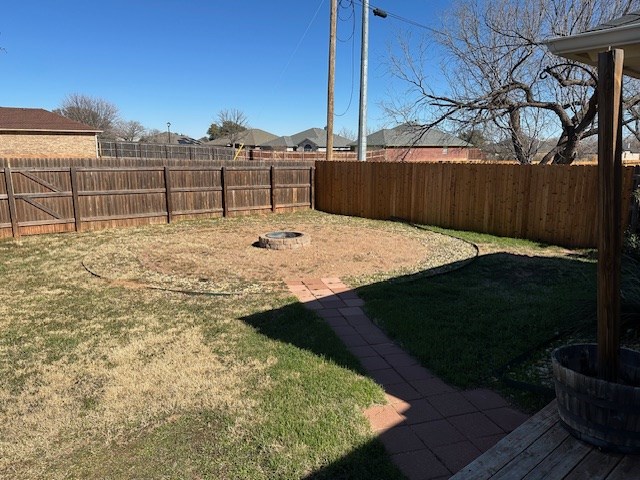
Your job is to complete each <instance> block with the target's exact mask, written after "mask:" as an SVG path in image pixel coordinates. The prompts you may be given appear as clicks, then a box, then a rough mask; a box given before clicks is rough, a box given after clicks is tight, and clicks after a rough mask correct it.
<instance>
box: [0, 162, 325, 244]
mask: <svg viewBox="0 0 640 480" xmlns="http://www.w3.org/2000/svg"><path fill="white" fill-rule="evenodd" d="M313 177H314V175H313V167H311V166H291V167H283V166H280V165H278V166H259V167H256V166H252V167H242V166H232V167H211V166H206V167H205V166H193V165H185V166H148V167H141V166H133V167H104V166H102V167H97V166H89V167H86V166H84V167H77V166H72V167H49V168H44V167H43V168H11V167H6V168H0V236H4V237H6V236H20V235H26V234H38V233H50V232H65V231H74V230H76V231H77V230H91V229H97V228H104V227H108V226H126V225H138V224H144V223H159V222H171V221H173V220H175V219H177V218H192V217H216V216H223V215H242V214H245V213H250V212H255V211H264V212H276V211H291V210H296V209H304V208H311V207H312V206H313V197H312V195H313V184H312V183H313Z"/></svg>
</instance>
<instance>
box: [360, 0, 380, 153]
mask: <svg viewBox="0 0 640 480" xmlns="http://www.w3.org/2000/svg"><path fill="white" fill-rule="evenodd" d="M373 14H374V15H375V16H376V17H380V18H386V17H387V12H385V11H384V10H381V9H379V8H374V9H373ZM368 63H369V0H362V48H361V49H360V111H359V114H358V160H360V161H361V162H364V161H365V160H366V159H367V81H368V80H367V71H368Z"/></svg>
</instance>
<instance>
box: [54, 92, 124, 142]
mask: <svg viewBox="0 0 640 480" xmlns="http://www.w3.org/2000/svg"><path fill="white" fill-rule="evenodd" d="M54 112H55V113H58V114H60V115H62V116H65V117H67V118H70V119H71V120H75V121H77V122H82V123H84V124H86V125H90V126H92V127H94V128H96V129H99V130H102V131H103V134H102V136H112V134H113V129H114V127H115V126H116V122H117V121H118V107H116V106H115V105H114V104H113V103H111V102H108V101H107V100H104V99H102V98H97V97H90V96H88V95H81V94H79V93H72V94H70V95H67V96H66V97H65V98H64V99H63V100H62V103H61V104H60V107H59V108H57V109H55V110H54Z"/></svg>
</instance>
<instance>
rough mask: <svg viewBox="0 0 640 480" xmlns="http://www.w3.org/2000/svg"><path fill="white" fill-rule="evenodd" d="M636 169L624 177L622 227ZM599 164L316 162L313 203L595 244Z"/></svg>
mask: <svg viewBox="0 0 640 480" xmlns="http://www.w3.org/2000/svg"><path fill="white" fill-rule="evenodd" d="M632 188H633V167H625V168H624V175H623V202H624V206H625V207H624V212H625V214H624V218H623V219H622V221H623V225H625V226H626V225H627V224H628V221H629V219H628V212H629V205H630V198H631V191H632ZM596 193H597V166H595V165H575V166H574V165H516V164H468V163H390V162H387V163H380V162H317V163H316V208H317V209H319V210H323V211H326V212H330V213H336V214H345V215H358V216H362V217H367V218H376V219H388V218H394V217H395V218H402V219H405V220H408V221H411V222H415V223H421V224H429V225H437V226H441V227H447V228H454V229H459V230H471V231H477V232H485V233H491V234H494V235H501V236H508V237H517V238H528V239H531V240H536V241H541V242H546V243H550V244H558V245H565V246H571V247H595V246H596V198H597V196H596Z"/></svg>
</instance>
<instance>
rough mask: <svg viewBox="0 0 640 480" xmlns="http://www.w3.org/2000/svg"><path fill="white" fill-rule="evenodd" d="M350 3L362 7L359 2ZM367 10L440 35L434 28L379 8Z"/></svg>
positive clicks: (357, 0) (355, 0) (358, 0)
mask: <svg viewBox="0 0 640 480" xmlns="http://www.w3.org/2000/svg"><path fill="white" fill-rule="evenodd" d="M352 1H353V2H355V3H357V4H358V5H360V6H362V3H361V2H360V0H352ZM369 10H371V11H372V12H373V13H374V14H375V15H378V16H381V14H386V15H387V16H388V17H390V18H393V19H394V20H398V21H399V22H404V23H408V24H409V25H413V26H414V27H418V28H422V29H424V30H428V31H430V32H433V33H440V32H439V31H438V30H436V29H435V28H432V27H429V26H427V25H424V24H422V23H418V22H416V21H414V20H411V19H410V18H405V17H402V16H400V15H396V14H395V13H393V12H389V11H388V10H383V9H381V8H378V7H372V6H369Z"/></svg>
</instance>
